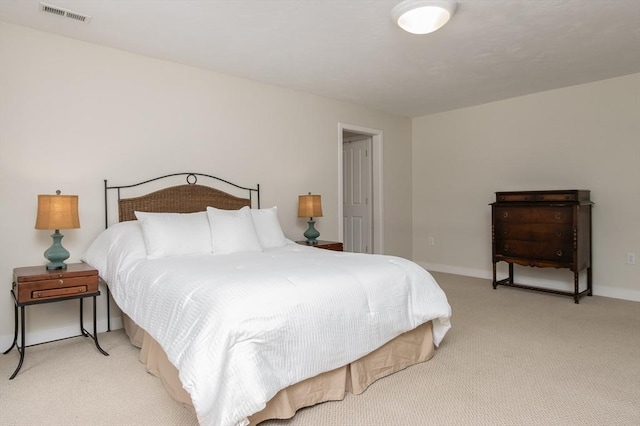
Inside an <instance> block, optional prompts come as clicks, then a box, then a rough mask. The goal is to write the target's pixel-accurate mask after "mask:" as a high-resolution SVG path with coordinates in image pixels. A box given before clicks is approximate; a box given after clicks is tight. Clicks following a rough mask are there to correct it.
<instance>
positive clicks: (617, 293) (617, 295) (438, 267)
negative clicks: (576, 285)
mask: <svg viewBox="0 0 640 426" xmlns="http://www.w3.org/2000/svg"><path fill="white" fill-rule="evenodd" d="M416 263H417V264H418V265H420V266H422V267H423V268H424V269H426V270H427V271H434V272H443V273H446V274H455V275H462V276H466V277H475V278H484V279H488V280H493V272H492V271H487V270H483V269H472V268H464V267H460V266H452V265H442V264H438V263H429V262H416ZM525 279H526V281H523V282H522V283H523V284H528V285H534V286H540V287H545V288H558V282H557V281H552V280H549V279H543V278H536V277H531V276H527V277H526V278H525ZM561 290H568V291H572V290H570V289H566V288H563V289H561ZM593 294H594V295H595V296H603V297H611V298H613V299H623V300H631V301H633V302H640V290H627V289H620V288H616V287H611V286H606V285H601V284H598V285H594V286H593Z"/></svg>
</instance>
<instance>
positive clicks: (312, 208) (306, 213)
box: [298, 193, 322, 245]
mask: <svg viewBox="0 0 640 426" xmlns="http://www.w3.org/2000/svg"><path fill="white" fill-rule="evenodd" d="M298 217H308V218H309V221H308V222H307V223H308V224H309V228H307V230H306V231H304V234H302V235H304V236H305V238H306V239H307V244H309V245H315V244H318V237H319V236H320V232H318V230H317V229H316V228H315V227H314V226H313V225H314V224H315V223H316V222H315V221H314V220H313V218H314V217H322V202H321V200H320V196H319V195H311V193H309V195H299V196H298Z"/></svg>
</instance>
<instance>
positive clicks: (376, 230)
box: [338, 123, 384, 254]
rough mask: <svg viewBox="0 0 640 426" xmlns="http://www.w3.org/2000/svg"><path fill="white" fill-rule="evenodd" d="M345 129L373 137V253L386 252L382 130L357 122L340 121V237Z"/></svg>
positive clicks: (341, 233) (341, 234)
mask: <svg viewBox="0 0 640 426" xmlns="http://www.w3.org/2000/svg"><path fill="white" fill-rule="evenodd" d="M344 131H348V132H353V133H360V134H363V135H366V136H370V137H371V157H372V158H371V163H372V164H371V165H372V167H371V194H372V198H373V206H372V218H371V219H372V235H371V240H372V241H371V244H372V247H373V253H375V254H383V253H384V215H383V206H384V203H383V200H384V199H383V189H382V188H383V187H382V182H383V181H382V160H383V158H382V140H383V134H382V130H379V129H371V128H368V127H362V126H357V125H355V124H347V123H338V217H339V218H340V219H339V220H338V238H339V239H340V241H344V224H343V220H342V217H343V215H344V208H343V204H344V192H343V184H344V176H343V173H344V172H343V167H344V164H343V158H342V148H343V143H344V141H343V137H342V134H343V132H344Z"/></svg>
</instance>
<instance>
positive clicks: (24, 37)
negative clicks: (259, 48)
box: [0, 22, 412, 348]
mask: <svg viewBox="0 0 640 426" xmlns="http://www.w3.org/2000/svg"><path fill="white" fill-rule="evenodd" d="M0 58H1V60H0V123H1V125H0V235H2V237H1V239H0V345H1V346H0V348H2V347H5V346H8V345H9V344H10V343H11V339H12V333H13V305H12V302H11V299H10V296H9V290H10V289H11V275H12V269H13V268H14V267H18V266H29V265H45V264H46V260H45V259H44V257H43V256H42V253H43V252H44V250H45V249H46V248H48V247H49V245H51V238H50V237H49V234H50V232H47V231H37V230H35V229H34V224H35V213H36V204H37V194H40V193H48V194H52V193H54V192H55V190H56V189H60V190H61V191H62V192H63V193H66V194H77V195H79V197H80V198H79V199H80V221H81V226H82V227H81V229H76V230H67V231H63V234H64V239H63V244H64V246H65V247H66V248H67V249H68V250H69V251H70V252H71V259H70V261H78V260H79V258H80V256H81V254H82V253H83V251H84V250H85V249H86V247H87V246H88V245H89V243H90V242H91V241H92V239H93V238H94V237H95V236H96V235H97V234H98V233H99V232H100V231H101V230H102V228H103V226H104V225H103V224H104V213H103V208H104V207H103V179H109V182H110V183H111V184H126V183H131V182H137V181H140V180H145V179H148V178H152V177H155V176H159V175H163V174H167V173H173V172H179V171H198V172H202V173H208V174H213V175H216V176H220V177H222V178H226V179H228V180H231V181H234V182H237V183H240V184H243V185H247V186H253V185H255V184H256V183H259V184H260V185H261V189H262V206H263V207H270V206H272V205H278V209H279V217H280V221H281V224H282V226H283V229H284V231H285V234H286V235H287V236H288V237H290V238H292V239H300V238H301V235H302V232H303V231H304V229H305V227H306V223H305V222H304V220H303V219H298V218H297V217H296V214H297V210H296V209H297V206H296V203H297V196H298V195H299V194H305V193H307V192H308V191H311V192H314V193H319V194H322V197H323V211H324V217H322V218H319V219H318V221H317V228H318V229H319V230H320V232H321V233H322V238H323V239H329V240H331V239H336V238H337V236H338V217H337V211H338V204H339V200H338V199H337V194H338V177H337V176H338V167H340V166H341V165H340V164H338V147H339V144H338V138H339V131H338V126H339V123H346V124H352V125H356V126H363V127H369V128H375V129H381V130H382V131H383V134H384V142H383V143H384V145H383V154H384V164H383V176H384V177H385V181H384V185H383V186H384V188H383V190H384V191H385V198H384V200H385V205H384V220H385V235H384V241H385V247H384V251H385V252H386V253H389V254H395V255H399V256H404V257H410V256H411V250H412V245H411V226H412V222H411V195H412V194H411V170H410V162H411V121H410V119H408V118H402V117H394V116H390V115H386V114H383V113H379V112H376V111H371V110H367V109H365V108H362V107H358V106H354V105H350V104H347V103H343V102H338V101H334V100H330V99H326V98H321V97H317V96H313V95H308V94H304V93H300V92H295V91H291V90H286V89H282V88H278V87H274V86H269V85H265V84H261V83H257V82H252V81H248V80H243V79H238V78H234V77H230V76H226V75H221V74H216V73H213V72H208V71H204V70H201V69H197V68H192V67H188V66H183V65H180V64H176V63H171V62H166V61H161V60H156V59H152V58H148V57H143V56H139V55H134V54H130V53H126V52H123V51H118V50H114V49H110V48H106V47H102V46H98V45H94V44H90V43H84V42H79V41H76V40H72V39H68V38H64V37H59V36H56V35H52V34H48V33H44V32H40V31H35V30H32V29H28V28H25V27H21V26H16V25H13V24H8V23H4V22H3V23H0ZM100 299H101V300H100V301H99V308H98V310H99V318H100V329H101V330H104V329H105V323H106V320H105V318H106V314H105V303H106V302H105V300H104V295H103V296H101V297H100ZM63 305H66V307H65V306H63ZM87 310H88V309H87ZM76 317H77V302H76V301H73V302H62V303H54V304H47V305H40V306H34V307H29V308H27V325H28V328H27V332H28V338H27V343H33V342H36V341H42V340H45V339H46V338H50V337H62V336H63V335H64V334H65V333H66V332H67V331H69V330H72V332H74V331H75V329H76V327H77V318H76ZM87 318H89V317H87Z"/></svg>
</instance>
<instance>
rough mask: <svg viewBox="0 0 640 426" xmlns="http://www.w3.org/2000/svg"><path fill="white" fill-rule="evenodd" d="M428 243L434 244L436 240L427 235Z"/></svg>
mask: <svg viewBox="0 0 640 426" xmlns="http://www.w3.org/2000/svg"><path fill="white" fill-rule="evenodd" d="M429 245H430V246H435V245H436V240H435V238H433V237H429Z"/></svg>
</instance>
